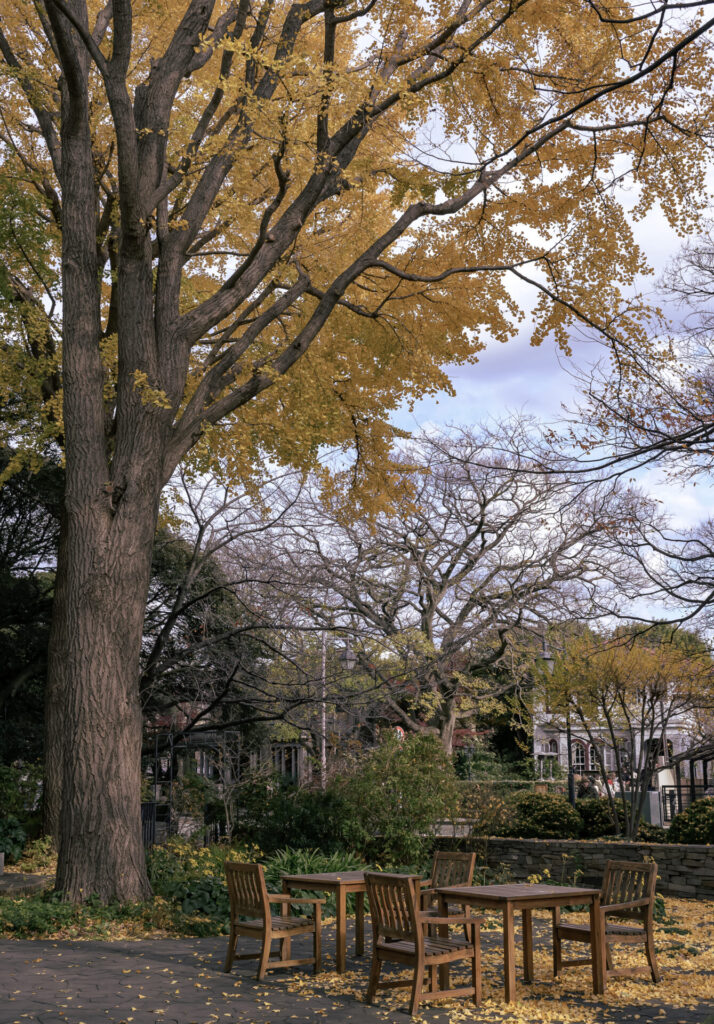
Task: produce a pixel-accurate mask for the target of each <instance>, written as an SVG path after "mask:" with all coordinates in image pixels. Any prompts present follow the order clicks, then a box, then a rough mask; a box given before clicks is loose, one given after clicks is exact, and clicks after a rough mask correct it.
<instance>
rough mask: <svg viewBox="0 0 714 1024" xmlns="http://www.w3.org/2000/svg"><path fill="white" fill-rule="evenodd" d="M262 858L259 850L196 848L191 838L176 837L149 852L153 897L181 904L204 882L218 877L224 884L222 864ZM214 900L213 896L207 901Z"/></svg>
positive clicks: (254, 848)
mask: <svg viewBox="0 0 714 1024" xmlns="http://www.w3.org/2000/svg"><path fill="white" fill-rule="evenodd" d="M260 855H261V853H260V850H259V849H258V848H257V847H246V846H226V845H224V844H222V843H217V844H216V845H214V846H197V845H196V844H195V843H193V842H191V840H190V839H185V838H183V837H181V836H173V837H172V838H171V839H169V841H168V842H167V843H164V845H163V846H154V847H153V849H151V850H150V851H149V854H148V856H147V859H146V867H147V871H148V875H149V881H150V882H151V887H152V889H153V891H154V894H155V895H156V896H160V897H161V898H162V899H166V900H169V901H171V902H173V903H180V904H181V903H183V901H184V899H186V896H187V894H188V893H189V891H191V889H192V888H194V889H195V887H196V885H197V883H199V882H200V881H201V880H203V879H206V878H209V879H210V878H218V879H219V880H221V884H224V883H223V875H224V871H223V864H224V862H225V861H226V860H237V861H241V862H242V863H248V862H249V861H254V860H257V859H258V858H259V857H260ZM199 889H200V886H199ZM212 901H213V897H211V898H210V899H209V901H208V902H209V903H211V902H212Z"/></svg>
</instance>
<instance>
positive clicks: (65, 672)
mask: <svg viewBox="0 0 714 1024" xmlns="http://www.w3.org/2000/svg"><path fill="white" fill-rule="evenodd" d="M97 490H99V500H97V495H96V491H97ZM87 498H88V500H87V501H86V502H84V503H83V504H79V503H77V502H76V500H75V502H74V506H75V507H73V508H70V510H69V513H68V517H67V519H68V522H67V535H66V543H65V547H64V562H63V564H61V565H60V566H58V575H61V577H62V578H63V581H64V587H63V593H64V600H63V603H62V606H61V607H60V608H59V609H58V613H57V623H58V624H57V633H58V636H61V646H62V649H63V651H64V655H65V660H64V663H63V664H62V665H61V666H59V667H58V666H55V671H56V672H57V673H58V674H61V675H62V677H63V678H62V689H61V692H62V701H61V715H62V721H63V738H62V752H63V758H62V774H61V787H62V808H61V815H60V818H59V863H58V872H57V888H58V889H59V890H61V891H62V892H64V893H65V894H66V895H67V896H68V897H69V898H70V899H73V900H83V899H86V898H87V897H88V896H90V895H92V894H97V895H98V896H99V897H100V898H101V899H102V900H105V901H106V900H110V899H119V900H139V899H145V898H146V897H147V896H148V895H149V894H150V887H149V883H148V880H147V877H146V871H145V865H144V851H143V845H142V839H141V814H140V800H141V780H140V757H141V710H140V703H139V692H138V679H139V651H140V643H141V629H142V623H143V617H144V608H145V603H146V591H147V587H148V581H149V570H150V565H151V548H152V541H153V528H152V526H153V524H154V523H155V521H156V504H157V503H156V499H155V498H154V496H153V495H147V494H138V495H136V496H134V497H132V496H129V497H127V496H126V495H125V498H124V499H123V500H122V503H121V507H120V510H119V511H118V512H117V513H116V515H112V514H111V510H110V508H109V503H108V501H107V499H106V496H104V500H103V501H102V500H101V489H98V488H95V495H94V496H93V495H92V494H91V492H90V493H89V494H87Z"/></svg>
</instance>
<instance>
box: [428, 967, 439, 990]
mask: <svg viewBox="0 0 714 1024" xmlns="http://www.w3.org/2000/svg"><path fill="white" fill-rule="evenodd" d="M438 987H439V972H438V970H437V968H436V967H435V966H434V965H432V966H431V967H430V968H429V991H430V992H436V990H437V989H438Z"/></svg>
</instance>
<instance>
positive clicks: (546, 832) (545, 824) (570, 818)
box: [505, 793, 582, 839]
mask: <svg viewBox="0 0 714 1024" xmlns="http://www.w3.org/2000/svg"><path fill="white" fill-rule="evenodd" d="M581 828H582V819H581V817H580V815H579V814H578V812H577V811H576V810H575V808H574V807H571V806H570V804H569V803H568V801H567V800H566V799H565V797H563V796H556V795H554V794H550V793H527V794H526V795H525V796H522V797H520V798H519V800H518V802H517V803H516V808H515V815H514V818H513V824H512V827H511V828H509V829H508V831H507V832H505V834H506V835H512V836H518V837H520V838H521V839H573V838H576V837H577V836H578V835H580V830H581Z"/></svg>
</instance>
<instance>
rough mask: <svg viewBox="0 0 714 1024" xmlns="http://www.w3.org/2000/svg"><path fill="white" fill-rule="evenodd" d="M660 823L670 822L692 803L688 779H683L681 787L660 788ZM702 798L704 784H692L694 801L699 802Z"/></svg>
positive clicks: (690, 785) (690, 786)
mask: <svg viewBox="0 0 714 1024" xmlns="http://www.w3.org/2000/svg"><path fill="white" fill-rule="evenodd" d="M660 793H661V795H662V821H663V822H670V821H671V820H672V818H674V816H675V815H676V814H681V812H682V811H683V810H685V808H687V807H689V805H690V804H691V802H692V784H691V782H690V781H689V779H683V780H682V784H681V786H662V788H661V790H660ZM703 796H704V783H703V782H695V783H694V799H695V800H699V799H701V797H703Z"/></svg>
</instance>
